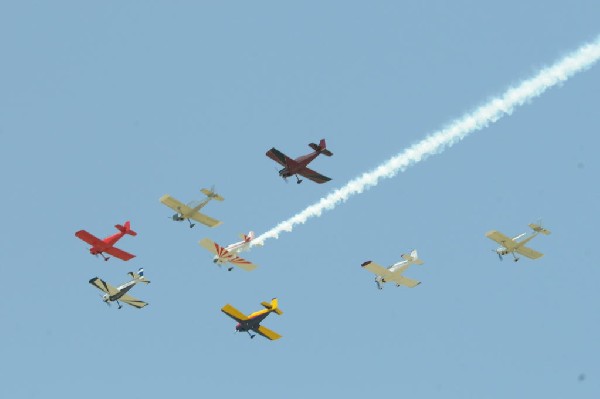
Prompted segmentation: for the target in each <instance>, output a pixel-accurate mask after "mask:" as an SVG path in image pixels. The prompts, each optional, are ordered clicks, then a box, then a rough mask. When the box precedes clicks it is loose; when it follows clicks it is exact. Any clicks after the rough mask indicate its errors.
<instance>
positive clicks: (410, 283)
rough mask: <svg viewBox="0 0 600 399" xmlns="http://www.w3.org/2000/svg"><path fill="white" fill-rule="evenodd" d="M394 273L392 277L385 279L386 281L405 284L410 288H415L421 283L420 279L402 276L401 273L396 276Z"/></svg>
mask: <svg viewBox="0 0 600 399" xmlns="http://www.w3.org/2000/svg"><path fill="white" fill-rule="evenodd" d="M393 274H394V273H392V277H391V278H390V279H387V278H386V279H385V280H386V281H393V282H394V283H396V284H399V285H403V286H405V287H408V288H414V287H416V286H417V285H419V284H421V282H420V281H417V280H413V279H411V278H408V277H404V276H400V275H398V276H394V275H393Z"/></svg>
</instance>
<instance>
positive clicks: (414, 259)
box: [410, 249, 425, 265]
mask: <svg viewBox="0 0 600 399" xmlns="http://www.w3.org/2000/svg"><path fill="white" fill-rule="evenodd" d="M410 257H411V258H412V263H414V264H415V265H422V264H423V263H425V262H423V261H422V260H421V259H419V255H418V254H417V250H416V249H413V250H412V251H411V253H410Z"/></svg>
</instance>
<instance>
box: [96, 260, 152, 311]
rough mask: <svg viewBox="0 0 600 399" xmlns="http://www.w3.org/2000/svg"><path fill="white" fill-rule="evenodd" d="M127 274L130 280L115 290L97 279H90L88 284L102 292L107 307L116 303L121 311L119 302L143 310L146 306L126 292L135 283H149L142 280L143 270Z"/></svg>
mask: <svg viewBox="0 0 600 399" xmlns="http://www.w3.org/2000/svg"><path fill="white" fill-rule="evenodd" d="M128 274H129V275H130V276H131V278H132V280H131V281H129V282H127V283H125V284H122V285H120V286H118V287H116V288H115V287H113V286H112V285H110V284H107V283H106V282H104V281H103V280H101V279H99V278H98V277H94V278H93V279H91V280H90V284H91V285H93V286H94V287H96V288H98V289H99V290H100V291H103V292H104V295H102V300H103V301H104V302H105V303H106V304H107V305H108V306H110V303H111V302H116V303H117V305H119V309H121V308H122V306H121V304H120V303H119V301H121V302H124V303H126V304H128V305H131V306H133V307H135V308H138V309H139V308H143V307H144V306H146V305H148V304H147V303H146V302H144V301H140V300H139V299H136V298H134V297H132V296H131V295H129V294H127V292H128V291H129V290H130V289H132V288H133V286H134V285H136V284H137V283H144V284H149V283H150V281H149V280H146V279H145V278H144V269H142V268H140V269H139V270H138V272H137V273H134V272H129V273H128Z"/></svg>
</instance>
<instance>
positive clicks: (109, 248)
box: [75, 220, 137, 261]
mask: <svg viewBox="0 0 600 399" xmlns="http://www.w3.org/2000/svg"><path fill="white" fill-rule="evenodd" d="M115 227H116V228H117V230H119V232H118V233H117V234H113V235H112V236H109V237H106V238H105V239H103V240H101V239H99V238H98V237H96V236H94V235H92V234H90V233H88V232H87V231H85V230H79V231H78V232H77V233H75V237H77V238H79V239H81V240H83V241H85V242H87V243H88V244H90V245H91V246H92V247H91V248H90V253H91V254H92V255H96V256H98V255H102V257H103V258H104V260H109V259H110V257H107V256H104V252H106V253H107V254H109V255H112V256H114V257H115V258H119V259H121V260H124V261H128V260H129V259H131V258H135V255H132V254H130V253H128V252H125V251H123V250H120V249H119V248H117V247H115V246H114V245H115V244H116V243H117V241H119V240H120V239H121V238H122V237H123V236H124V235H125V234H129V235H130V236H136V235H137V233H136V232H135V231H133V230H131V224H130V223H129V220H128V221H126V222H125V225H124V226H121V225H120V224H117V225H115Z"/></svg>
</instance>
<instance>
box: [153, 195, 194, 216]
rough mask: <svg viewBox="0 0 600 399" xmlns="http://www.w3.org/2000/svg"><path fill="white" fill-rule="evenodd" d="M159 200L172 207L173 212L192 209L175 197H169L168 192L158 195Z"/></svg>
mask: <svg viewBox="0 0 600 399" xmlns="http://www.w3.org/2000/svg"><path fill="white" fill-rule="evenodd" d="M160 202H162V203H163V204H165V205H166V206H168V207H169V208H171V209H173V210H174V211H175V212H179V213H182V214H184V213H190V212H191V211H192V208H190V207H189V206H187V205H185V204H184V203H183V202H179V201H178V200H176V199H175V198H173V197H171V196H170V195H169V194H165V195H163V196H162V197H160Z"/></svg>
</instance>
